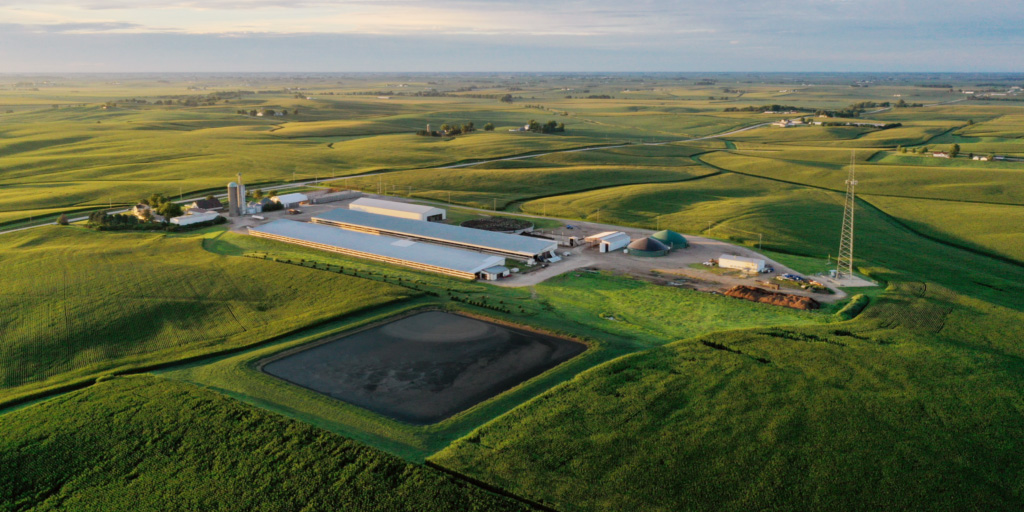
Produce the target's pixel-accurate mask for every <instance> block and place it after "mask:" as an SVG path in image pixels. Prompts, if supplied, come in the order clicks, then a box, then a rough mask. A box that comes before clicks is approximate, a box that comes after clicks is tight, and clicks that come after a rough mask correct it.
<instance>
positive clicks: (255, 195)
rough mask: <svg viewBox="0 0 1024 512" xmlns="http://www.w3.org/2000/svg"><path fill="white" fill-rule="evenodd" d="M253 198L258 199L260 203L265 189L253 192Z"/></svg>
mask: <svg viewBox="0 0 1024 512" xmlns="http://www.w3.org/2000/svg"><path fill="white" fill-rule="evenodd" d="M252 197H253V199H256V200H257V201H259V200H260V199H263V189H262V188H258V189H256V190H253V191H252Z"/></svg>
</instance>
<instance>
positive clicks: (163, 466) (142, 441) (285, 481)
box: [0, 376, 529, 512]
mask: <svg viewBox="0 0 1024 512" xmlns="http://www.w3.org/2000/svg"><path fill="white" fill-rule="evenodd" d="M0 430H3V432H4V436H3V437H2V438H0V466H2V467H4V468H6V469H7V470H11V469H13V468H17V471H16V472H15V471H10V472H8V471H7V470H5V475H4V478H2V479H0V509H2V510H12V511H13V510H19V511H41V510H58V509H59V510H81V511H109V510H129V509H130V510H238V511H252V510H266V511H271V510H275V511H276V510H327V509H332V510H381V511H389V512H390V511H394V510H459V511H462V510H481V511H484V510H486V511H491V510H529V508H528V507H526V506H524V505H522V504H521V503H519V502H516V501H514V500H511V499H508V498H503V497H499V496H497V495H494V494H491V493H489V492H487V491H484V490H481V489H479V488H476V487H473V486H470V485H467V484H466V483H464V482H461V481H456V480H454V479H452V478H451V477H448V476H447V475H444V474H443V473H441V472H439V471H436V470H432V469H429V468H425V467H423V466H418V465H413V464H410V463H407V462H405V461H402V460H401V459H398V458H397V457H395V456H393V455H388V454H385V453H381V452H380V451H377V450H374V449H372V448H367V447H365V446H362V445H360V444H359V443H357V442H355V441H351V440H348V439H344V438H342V437H339V436H336V435H334V434H331V433H329V432H325V431H323V430H321V429H318V428H315V427H312V426H309V425H305V424H302V423H300V422H296V421H292V420H288V419H285V418H282V417H281V416H279V415H276V414H272V413H268V412H266V411H262V410H260V409H258V408H255V407H250V406H247V405H244V404H241V403H239V402H238V401H236V400H232V399H230V398H228V397H225V396H224V395H222V394H220V393H217V392H215V391H210V390H206V389H202V388H199V387H198V386H192V385H189V384H183V383H179V382H175V381H168V380H164V379H157V378H154V377H143V376H135V377H121V378H115V379H113V380H110V381H106V382H102V383H100V384H97V385H95V386H93V387H91V388H89V389H86V390H81V391H77V392H74V393H71V394H68V395H65V396H62V397H60V398H58V399H55V400H52V401H50V402H47V403H44V404H40V405H36V406H34V407H31V408H27V409H24V410H20V411H16V412H13V413H9V414H5V415H2V416H0ZM269 467H276V468H277V469H276V470H274V471H267V468H269Z"/></svg>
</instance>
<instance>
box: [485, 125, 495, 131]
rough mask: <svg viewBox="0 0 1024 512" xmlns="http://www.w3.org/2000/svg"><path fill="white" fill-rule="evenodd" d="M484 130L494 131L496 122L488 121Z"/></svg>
mask: <svg viewBox="0 0 1024 512" xmlns="http://www.w3.org/2000/svg"><path fill="white" fill-rule="evenodd" d="M484 131H485V132H493V131H494V123H487V124H485V125H484Z"/></svg>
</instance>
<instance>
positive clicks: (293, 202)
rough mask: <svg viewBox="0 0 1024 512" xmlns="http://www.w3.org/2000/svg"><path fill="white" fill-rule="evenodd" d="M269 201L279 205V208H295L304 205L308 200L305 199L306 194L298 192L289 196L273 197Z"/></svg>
mask: <svg viewBox="0 0 1024 512" xmlns="http://www.w3.org/2000/svg"><path fill="white" fill-rule="evenodd" d="M270 200H271V201H273V202H275V203H281V206H283V207H285V208H295V207H296V206H298V205H299V204H301V203H305V202H306V201H309V198H308V197H306V194H300V193H298V192H294V193H291V194H284V195H280V196H274V197H271V198H270Z"/></svg>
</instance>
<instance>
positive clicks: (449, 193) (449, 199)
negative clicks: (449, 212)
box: [448, 190, 452, 204]
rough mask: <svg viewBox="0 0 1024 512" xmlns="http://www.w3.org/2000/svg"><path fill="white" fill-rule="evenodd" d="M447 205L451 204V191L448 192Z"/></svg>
mask: <svg viewBox="0 0 1024 512" xmlns="http://www.w3.org/2000/svg"><path fill="white" fill-rule="evenodd" d="M448 204H452V191H451V190H449V191H448Z"/></svg>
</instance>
